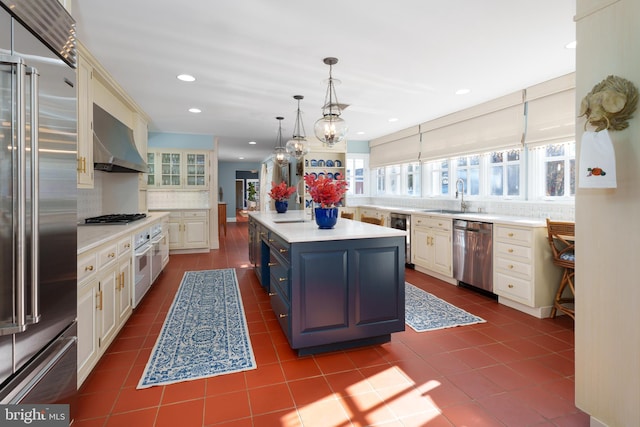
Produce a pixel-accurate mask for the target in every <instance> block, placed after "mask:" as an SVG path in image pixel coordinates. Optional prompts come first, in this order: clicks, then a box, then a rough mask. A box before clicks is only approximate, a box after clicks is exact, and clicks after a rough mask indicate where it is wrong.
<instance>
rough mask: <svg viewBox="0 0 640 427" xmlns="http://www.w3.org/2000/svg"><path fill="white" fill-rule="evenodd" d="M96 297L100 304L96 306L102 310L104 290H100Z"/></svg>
mask: <svg viewBox="0 0 640 427" xmlns="http://www.w3.org/2000/svg"><path fill="white" fill-rule="evenodd" d="M96 299H97V300H98V306H97V307H96V308H97V309H98V310H100V311H102V291H98V293H97V294H96Z"/></svg>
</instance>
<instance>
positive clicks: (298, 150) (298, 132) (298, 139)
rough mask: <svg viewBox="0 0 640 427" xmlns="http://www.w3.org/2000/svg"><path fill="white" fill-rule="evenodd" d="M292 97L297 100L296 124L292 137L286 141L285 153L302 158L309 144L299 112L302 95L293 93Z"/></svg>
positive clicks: (307, 150)
mask: <svg viewBox="0 0 640 427" xmlns="http://www.w3.org/2000/svg"><path fill="white" fill-rule="evenodd" d="M293 99H296V100H297V101H298V112H297V114H296V124H295V125H294V126H293V137H291V139H290V140H289V141H287V146H286V149H287V153H289V155H290V156H291V157H295V158H296V159H297V160H300V159H301V158H303V157H304V156H305V155H306V154H307V153H308V152H309V144H308V143H307V137H306V136H305V134H304V124H303V123H302V114H301V113H300V100H301V99H304V96H302V95H293Z"/></svg>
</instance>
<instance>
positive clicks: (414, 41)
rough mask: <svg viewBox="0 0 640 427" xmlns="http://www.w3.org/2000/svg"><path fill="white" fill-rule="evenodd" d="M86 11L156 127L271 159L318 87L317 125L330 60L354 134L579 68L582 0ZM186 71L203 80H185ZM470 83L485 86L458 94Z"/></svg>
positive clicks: (76, 3) (93, 37)
mask: <svg viewBox="0 0 640 427" xmlns="http://www.w3.org/2000/svg"><path fill="white" fill-rule="evenodd" d="M72 14H73V16H74V17H75V19H76V20H77V22H78V38H79V39H80V40H81V41H82V43H84V45H85V46H86V47H87V48H88V49H89V50H90V51H91V52H92V54H93V55H94V56H95V57H96V58H97V59H98V60H99V61H100V62H101V64H102V65H103V66H104V67H105V68H106V69H107V70H108V72H109V73H110V74H111V75H112V76H113V77H114V78H115V80H116V81H117V82H118V83H120V85H121V86H122V87H123V88H124V89H125V90H126V91H127V92H128V93H129V95H130V96H131V97H132V98H133V99H134V100H135V101H136V102H137V103H138V104H139V105H140V107H141V108H142V109H143V110H144V111H145V112H146V113H147V114H148V115H149V116H150V117H151V123H150V130H151V131H159V132H174V133H189V134H207V135H214V136H216V137H217V138H218V139H219V142H220V150H219V158H220V160H222V161H261V160H263V159H264V158H265V157H267V156H268V155H269V153H270V152H271V151H272V150H273V148H274V145H275V140H276V134H277V127H278V124H277V120H276V119H275V117H276V116H279V115H281V116H284V117H285V119H284V120H283V123H282V126H283V139H284V142H286V140H287V139H289V137H290V136H291V135H292V132H293V125H294V121H295V111H296V101H295V100H294V99H293V95H297V94H300V95H304V97H305V98H304V99H303V100H302V102H301V109H302V111H303V114H304V115H303V122H304V127H305V130H306V133H307V135H310V134H311V133H312V132H313V124H314V123H315V121H316V120H317V119H318V118H320V116H321V106H322V105H323V104H324V96H325V92H326V82H327V78H328V74H329V67H328V66H327V65H325V64H324V63H323V62H322V60H323V58H325V57H328V56H334V57H337V58H338V59H339V62H338V64H336V65H335V66H334V67H333V76H334V78H336V79H339V80H341V84H339V85H338V86H337V87H336V92H337V95H338V99H339V101H340V102H341V103H345V104H349V105H350V106H349V107H348V108H347V109H346V110H345V111H344V113H343V115H342V117H343V118H344V119H345V121H347V123H348V124H349V134H348V138H349V139H350V140H370V139H373V138H377V137H380V136H384V135H388V134H390V133H392V132H395V131H397V130H401V129H405V128H408V127H410V126H414V125H417V124H419V123H421V122H424V121H427V120H430V119H433V118H436V117H440V116H442V115H445V114H448V113H451V112H454V111H457V110H460V109H463V108H466V107H469V106H472V105H476V104H479V103H482V102H484V101H487V100H490V99H492V98H496V97H498V96H501V95H504V94H507V93H510V92H513V91H516V90H519V89H522V88H524V87H527V86H530V85H533V84H536V83H539V82H542V81H545V80H548V79H550V78H553V77H557V76H560V75H563V74H566V73H569V72H572V71H574V70H575V50H572V49H566V48H565V45H566V44H567V43H569V42H571V41H573V40H575V24H574V21H573V17H574V15H575V0H535V1H533V0H481V1H480V0H445V1H443V0H437V1H436V0H397V1H394V2H390V1H388V0H384V1H383V0H323V1H314V2H311V1H304V0H297V1H294V0H288V1H287V0H233V1H211V0H190V1H186V2H177V1H168V0H136V1H131V0H109V1H100V0H73V2H72ZM181 73H188V74H192V75H194V76H195V77H196V79H197V80H196V81H195V82H193V83H184V82H180V81H178V80H177V79H176V76H177V75H178V74H181ZM460 88H468V89H471V93H470V94H468V95H455V91H456V90H458V89H460ZM191 107H197V108H200V109H201V110H202V113H200V114H193V113H189V112H188V111H187V110H188V109H189V108H191ZM390 118H397V119H398V120H397V121H396V122H389V119H390ZM358 132H363V133H362V134H359V133H358ZM251 140H253V141H256V142H257V144H256V145H249V144H248V142H249V141H251ZM240 156H243V157H245V160H239V159H238V158H239V157H240Z"/></svg>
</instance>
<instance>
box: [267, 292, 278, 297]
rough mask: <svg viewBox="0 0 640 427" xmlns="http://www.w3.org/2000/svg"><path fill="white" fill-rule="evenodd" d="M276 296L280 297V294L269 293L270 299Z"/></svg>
mask: <svg viewBox="0 0 640 427" xmlns="http://www.w3.org/2000/svg"><path fill="white" fill-rule="evenodd" d="M276 295H278V294H277V293H275V292H269V296H270V297H275V296H276Z"/></svg>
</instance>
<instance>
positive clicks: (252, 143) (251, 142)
mask: <svg viewBox="0 0 640 427" xmlns="http://www.w3.org/2000/svg"><path fill="white" fill-rule="evenodd" d="M256 144H257V142H255V141H249V145H256Z"/></svg>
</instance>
